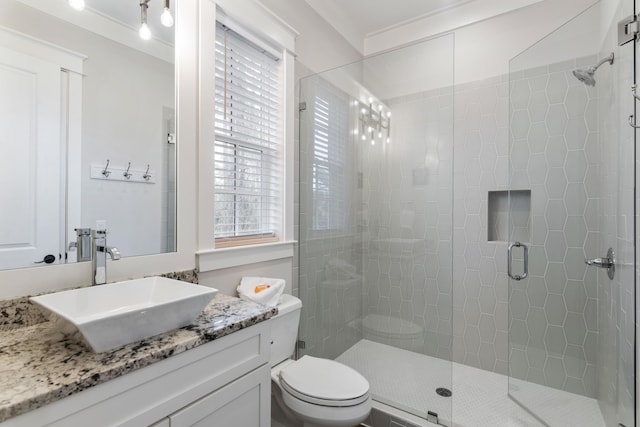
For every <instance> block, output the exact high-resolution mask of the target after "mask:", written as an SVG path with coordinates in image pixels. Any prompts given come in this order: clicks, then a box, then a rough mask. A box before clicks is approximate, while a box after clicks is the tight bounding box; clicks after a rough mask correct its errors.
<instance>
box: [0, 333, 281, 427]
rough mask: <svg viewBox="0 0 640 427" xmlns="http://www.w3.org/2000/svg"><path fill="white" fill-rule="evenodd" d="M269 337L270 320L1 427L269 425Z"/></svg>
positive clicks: (29, 413) (111, 381)
mask: <svg viewBox="0 0 640 427" xmlns="http://www.w3.org/2000/svg"><path fill="white" fill-rule="evenodd" d="M270 336H271V334H270V322H268V321H264V322H260V323H258V324H256V325H253V326H251V327H249V328H246V329H243V330H240V331H237V332H234V333H232V334H230V335H227V336H225V337H223V338H219V339H216V340H214V341H211V342H209V343H207V344H204V345H201V346H199V347H196V348H194V349H191V350H188V351H185V352H183V353H180V354H178V355H175V356H172V357H169V358H167V359H165V360H162V361H159V362H156V363H154V364H152V365H150V366H147V367H145V368H141V369H139V370H136V371H134V372H131V373H129V374H126V375H122V376H121V377H118V378H115V379H113V380H110V381H107V382H105V383H103V384H100V385H98V386H95V387H93V388H90V389H87V390H84V391H82V392H80V393H77V394H74V395H71V396H69V397H67V398H64V399H62V400H59V401H57V402H53V403H51V404H48V405H45V406H42V407H40V408H38V409H34V410H33V411H30V412H27V413H25V414H23V415H20V416H17V417H14V418H10V419H9V420H7V421H5V422H4V423H0V427H35V426H60V427H62V426H64V427H75V426H78V427H79V426H131V427H133V426H136V427H146V426H151V425H153V426H154V427H174V426H180V427H182V426H196V425H197V426H212V427H214V426H220V427H230V426H242V427H254V426H255V427H268V426H269V425H270V418H271V408H270V399H271V397H270V393H271V388H270V387H271V380H270V369H269V351H270V350H269V347H270Z"/></svg>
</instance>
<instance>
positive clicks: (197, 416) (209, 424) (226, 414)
mask: <svg viewBox="0 0 640 427" xmlns="http://www.w3.org/2000/svg"><path fill="white" fill-rule="evenodd" d="M169 418H170V419H171V427H229V426H238V427H269V424H270V419H271V372H270V369H269V365H263V366H262V367H261V368H258V369H256V370H255V371H253V372H251V373H249V374H247V375H245V376H243V377H241V378H239V379H237V380H236V381H234V382H232V383H230V384H228V385H226V386H224V387H222V388H221V389H219V390H216V391H214V392H213V393H211V394H209V395H207V396H205V397H203V398H202V399H200V400H198V401H196V402H194V403H192V404H191V405H189V406H187V407H185V408H183V409H181V410H180V411H178V412H176V413H175V414H173V415H171V416H170V417H169Z"/></svg>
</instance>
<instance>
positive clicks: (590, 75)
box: [573, 52, 613, 86]
mask: <svg viewBox="0 0 640 427" xmlns="http://www.w3.org/2000/svg"><path fill="white" fill-rule="evenodd" d="M605 62H608V63H609V64H613V52H611V55H609V56H607V57H606V58H604V59H603V60H601V61H600V62H598V63H597V64H596V65H592V66H591V67H589V68H578V69H577V70H573V75H574V76H576V79H578V80H580V81H581V82H582V83H584V84H586V85H587V86H595V85H596V78H595V76H594V74H595V73H596V70H597V69H598V68H599V67H600V66H601V65H602V64H604V63H605Z"/></svg>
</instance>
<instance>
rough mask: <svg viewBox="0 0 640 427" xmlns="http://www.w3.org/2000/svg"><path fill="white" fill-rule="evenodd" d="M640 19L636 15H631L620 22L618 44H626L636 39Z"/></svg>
mask: <svg viewBox="0 0 640 427" xmlns="http://www.w3.org/2000/svg"><path fill="white" fill-rule="evenodd" d="M639 31H640V29H639V28H638V20H637V17H636V16H635V15H631V16H628V17H626V18H625V19H623V20H622V21H619V22H618V46H622V45H625V44H627V43H629V42H630V41H632V40H635V39H636V36H637V35H638V32H639Z"/></svg>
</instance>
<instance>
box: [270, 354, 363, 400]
mask: <svg viewBox="0 0 640 427" xmlns="http://www.w3.org/2000/svg"><path fill="white" fill-rule="evenodd" d="M280 384H281V385H282V388H283V389H284V390H286V391H287V392H288V393H289V394H291V395H293V396H294V397H297V398H298V399H300V400H303V401H305V402H308V403H312V404H316V405H323V406H355V405H359V404H360V403H363V402H365V401H366V400H367V399H368V398H369V382H368V381H367V380H366V379H365V378H364V377H363V376H362V375H360V374H359V373H358V372H356V371H355V370H353V369H351V368H350V367H348V366H346V365H343V364H342V363H338V362H335V361H333V360H328V359H319V358H317V357H312V356H302V358H300V359H299V360H297V361H296V362H294V363H292V364H290V365H289V366H287V367H285V368H283V369H282V370H281V371H280Z"/></svg>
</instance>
